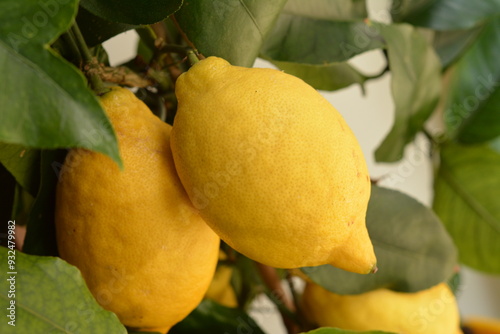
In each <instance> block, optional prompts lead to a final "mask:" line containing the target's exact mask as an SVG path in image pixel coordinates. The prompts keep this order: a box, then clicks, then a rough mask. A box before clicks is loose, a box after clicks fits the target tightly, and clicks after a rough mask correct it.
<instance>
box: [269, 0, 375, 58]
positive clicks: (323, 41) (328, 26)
mask: <svg viewBox="0 0 500 334" xmlns="http://www.w3.org/2000/svg"><path fill="white" fill-rule="evenodd" d="M292 4H293V7H292V6H291V5H292ZM299 4H300V5H299ZM313 4H314V5H315V7H312V5H313ZM330 4H331V2H330ZM290 7H292V8H291V9H290ZM337 9H338V7H335V6H331V5H328V3H326V2H325V1H312V2H309V1H307V2H306V1H299V2H297V1H289V2H288V3H287V5H286V6H285V9H284V10H283V12H282V14H281V15H280V16H279V19H278V21H277V22H276V25H275V26H274V28H273V30H272V31H271V33H270V34H269V36H268V37H267V38H266V40H265V43H264V44H263V46H262V49H261V54H262V55H263V57H264V58H267V59H272V60H276V61H287V62H296V63H304V64H315V65H322V64H325V63H333V62H341V61H345V60H347V59H349V58H351V57H353V56H355V55H357V54H360V53H363V52H365V51H368V50H372V49H376V48H380V47H383V41H382V39H381V37H380V35H379V33H378V30H377V29H374V28H373V26H371V25H370V24H367V23H365V22H363V20H362V18H360V17H359V16H358V15H353V16H347V17H346V16H344V17H343V18H339V16H342V15H341V12H342V11H340V12H338V13H337ZM332 11H333V13H332ZM363 14H365V13H363ZM354 19H357V20H354Z"/></svg>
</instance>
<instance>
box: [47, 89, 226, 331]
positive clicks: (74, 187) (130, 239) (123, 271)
mask: <svg viewBox="0 0 500 334" xmlns="http://www.w3.org/2000/svg"><path fill="white" fill-rule="evenodd" d="M101 102H102V105H103V106H104V109H105V110H106V113H107V115H108V117H109V118H110V120H111V122H112V124H113V127H114V129H115V131H116V133H117V137H118V142H119V148H120V154H121V157H122V159H123V163H124V170H123V171H121V170H120V169H119V167H118V166H117V165H116V164H115V163H114V162H113V161H112V160H111V159H110V158H109V157H107V156H105V155H103V154H100V153H96V152H91V151H88V150H84V149H74V150H71V151H70V152H69V154H68V156H67V158H66V161H65V163H64V167H63V169H62V170H61V177H60V181H59V183H58V185H57V200H56V228H57V243H58V248H59V252H60V255H61V257H62V258H63V259H65V260H66V261H68V262H69V263H71V264H73V265H75V266H76V267H78V268H79V269H80V271H81V272H82V275H83V277H84V279H85V281H86V283H87V285H88V287H89V289H90V291H91V292H92V293H93V295H94V296H95V298H96V299H97V301H98V302H99V303H100V304H101V305H102V306H103V307H104V308H106V309H108V310H110V311H113V312H115V313H116V314H117V315H118V317H119V319H120V320H121V322H122V323H123V324H125V325H127V326H129V327H133V328H141V329H142V330H151V331H152V330H160V331H162V332H166V331H168V329H169V328H170V327H171V326H172V325H174V324H175V323H177V322H179V321H180V320H182V319H183V318H184V317H186V316H187V315H188V314H189V313H190V312H191V311H192V310H193V309H194V308H195V307H196V306H197V305H198V304H199V302H200V301H201V299H202V298H203V295H204V294H205V292H206V290H207V288H208V286H209V284H210V281H211V279H212V276H213V273H214V270H215V267H216V263H217V257H218V249H219V241H220V239H219V238H218V236H217V235H216V234H215V233H214V232H213V231H212V230H211V229H210V228H209V227H208V226H207V225H206V224H205V223H204V221H203V220H202V219H201V217H200V216H199V215H198V214H196V213H195V210H194V208H193V207H192V205H191V203H190V201H189V198H188V196H187V194H186V193H185V191H184V189H183V188H182V185H181V183H180V180H179V179H178V177H177V174H176V172H175V167H174V163H173V158H172V156H171V151H170V146H169V135H170V130H171V127H170V126H169V125H167V124H165V123H163V122H162V121H160V120H159V119H158V118H157V117H156V116H154V115H153V114H152V113H151V111H150V110H149V109H148V108H147V107H146V105H145V104H143V103H142V102H141V101H140V100H139V99H137V98H136V97H135V96H134V94H132V93H131V92H130V91H128V90H126V89H123V88H114V89H113V90H112V91H111V92H109V93H107V94H105V95H104V96H103V97H102V98H101Z"/></svg>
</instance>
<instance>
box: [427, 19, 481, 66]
mask: <svg viewBox="0 0 500 334" xmlns="http://www.w3.org/2000/svg"><path fill="white" fill-rule="evenodd" d="M481 30H482V26H481V25H479V26H476V27H474V28H472V29H468V30H449V31H436V32H435V34H434V39H433V43H432V45H433V47H434V49H435V50H436V53H437V55H438V56H439V59H441V64H442V65H443V67H447V66H449V65H450V64H451V63H453V62H454V61H455V60H456V59H457V58H458V57H460V56H461V55H462V53H463V52H464V51H465V50H466V49H467V48H468V47H470V46H471V45H472V44H473V43H474V41H475V40H476V38H477V37H478V35H479V33H480V32H481Z"/></svg>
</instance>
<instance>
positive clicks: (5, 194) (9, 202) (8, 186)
mask: <svg viewBox="0 0 500 334" xmlns="http://www.w3.org/2000/svg"><path fill="white" fill-rule="evenodd" d="M0 184H1V185H2V191H0V219H1V221H2V222H3V223H2V224H3V225H2V226H3V227H2V233H5V232H6V231H7V230H6V227H5V222H7V221H8V220H10V219H13V218H14V217H12V211H13V207H14V204H15V193H16V180H15V179H14V177H13V176H12V174H11V173H9V171H8V170H7V169H6V168H5V167H4V166H3V165H1V164H0ZM0 242H1V244H2V245H3V244H5V243H6V239H5V238H4V237H3V236H2V238H0Z"/></svg>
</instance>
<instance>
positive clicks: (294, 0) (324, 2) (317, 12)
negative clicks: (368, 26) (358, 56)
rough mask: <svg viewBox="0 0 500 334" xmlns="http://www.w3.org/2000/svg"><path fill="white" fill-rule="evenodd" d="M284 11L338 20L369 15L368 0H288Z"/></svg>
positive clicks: (361, 17) (354, 18)
mask: <svg viewBox="0 0 500 334" xmlns="http://www.w3.org/2000/svg"><path fill="white" fill-rule="evenodd" d="M283 11H284V12H286V13H288V14H291V15H298V16H304V17H312V18H316V19H326V20H337V21H349V20H356V19H358V20H362V19H364V18H367V17H368V11H367V9H366V0H336V1H331V0H308V1H302V0H288V1H287V3H286V5H285V7H284V9H283Z"/></svg>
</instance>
